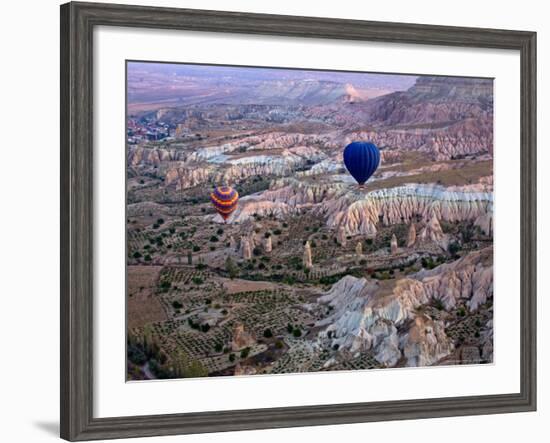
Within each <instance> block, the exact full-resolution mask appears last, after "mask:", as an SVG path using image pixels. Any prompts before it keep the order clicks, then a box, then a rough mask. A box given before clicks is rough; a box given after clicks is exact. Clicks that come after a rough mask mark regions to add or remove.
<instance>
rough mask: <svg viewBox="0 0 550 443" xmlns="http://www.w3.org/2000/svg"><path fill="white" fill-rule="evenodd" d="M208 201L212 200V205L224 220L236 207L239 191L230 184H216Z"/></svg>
mask: <svg viewBox="0 0 550 443" xmlns="http://www.w3.org/2000/svg"><path fill="white" fill-rule="evenodd" d="M210 201H212V205H213V206H214V208H215V209H216V211H218V214H220V215H221V216H222V218H223V219H224V221H226V220H227V219H228V218H229V216H230V215H231V214H232V213H233V211H234V210H235V209H237V203H238V201H239V193H238V192H237V191H235V190H234V189H233V188H232V187H231V186H218V187H217V188H215V189H214V191H213V192H212V193H211V194H210Z"/></svg>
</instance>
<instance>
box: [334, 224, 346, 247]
mask: <svg viewBox="0 0 550 443" xmlns="http://www.w3.org/2000/svg"><path fill="white" fill-rule="evenodd" d="M346 237H347V236H346V230H345V229H344V227H343V226H340V227H339V228H338V235H337V236H336V240H338V243H340V245H341V246H343V247H344V248H345V247H346V245H347V243H348V240H347V238H346Z"/></svg>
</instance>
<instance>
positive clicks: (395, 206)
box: [235, 179, 493, 241]
mask: <svg viewBox="0 0 550 443" xmlns="http://www.w3.org/2000/svg"><path fill="white" fill-rule="evenodd" d="M491 190H492V186H491V185H490V184H479V185H475V186H474V185H472V186H465V187H450V188H443V187H441V186H430V185H404V186H399V187H396V188H391V189H381V190H378V191H372V192H369V193H367V194H361V193H357V192H355V190H354V189H353V188H350V187H349V186H346V185H345V184H343V183H323V182H318V183H305V182H299V181H297V180H294V179H281V180H279V181H276V182H274V183H273V185H272V186H271V187H270V189H269V190H267V191H264V192H262V193H259V194H255V195H253V196H250V197H244V198H243V199H241V203H240V207H239V209H238V210H237V213H236V214H238V215H236V216H235V220H239V221H244V220H246V219H247V218H249V217H250V216H251V215H252V214H254V213H258V214H260V215H268V214H275V215H276V214H277V213H278V214H288V213H292V212H294V211H300V210H301V209H305V208H307V209H311V210H313V211H315V212H316V213H317V214H319V216H322V217H324V219H325V220H326V224H327V226H329V227H332V228H334V229H335V230H337V231H339V230H343V232H344V233H345V234H346V235H355V234H364V235H367V236H375V235H376V232H377V225H378V224H379V223H382V224H383V225H393V224H397V223H410V222H412V221H414V219H415V218H416V217H417V216H418V217H420V218H422V219H423V220H424V223H428V222H429V221H431V220H433V221H432V223H436V222H437V221H441V220H443V221H448V222H455V221H472V222H473V223H474V224H475V225H476V226H479V227H480V228H481V229H482V231H483V232H484V233H485V234H487V235H490V234H491V233H492V218H493V195H492V192H491ZM432 228H433V229H431V228H430V230H429V231H426V232H425V233H424V234H423V235H424V237H425V238H427V237H430V238H431V237H437V239H432V240H434V241H436V240H437V241H439V240H441V236H440V235H439V234H437V233H435V232H434V229H435V228H437V226H432Z"/></svg>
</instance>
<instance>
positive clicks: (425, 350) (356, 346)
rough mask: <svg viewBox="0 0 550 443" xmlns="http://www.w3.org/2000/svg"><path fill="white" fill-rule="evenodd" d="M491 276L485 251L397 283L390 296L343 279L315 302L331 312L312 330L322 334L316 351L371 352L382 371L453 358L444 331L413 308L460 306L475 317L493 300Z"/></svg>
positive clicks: (372, 284)
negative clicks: (384, 367)
mask: <svg viewBox="0 0 550 443" xmlns="http://www.w3.org/2000/svg"><path fill="white" fill-rule="evenodd" d="M492 275H493V273H492V249H491V248H486V249H483V250H481V251H475V252H471V253H470V254H468V255H466V256H465V257H463V258H460V259H459V260H456V261H455V262H452V263H446V264H443V265H441V266H438V267H436V268H434V269H432V270H429V271H428V270H423V271H420V272H418V273H417V274H412V275H411V276H410V277H409V278H403V279H401V280H398V281H396V282H395V286H394V287H393V289H392V290H391V292H390V293H384V294H379V290H380V289H379V286H378V283H375V282H370V281H367V280H366V279H364V278H363V279H359V278H355V277H352V276H346V277H344V278H342V279H341V280H339V281H338V282H337V283H335V284H334V285H333V286H332V288H331V289H330V290H329V291H328V292H327V293H326V294H325V295H323V296H322V297H320V298H319V299H318V302H319V303H321V304H328V305H330V306H332V309H333V313H332V314H331V315H330V316H329V317H327V318H325V319H323V320H321V321H319V322H318V323H317V324H316V326H318V327H321V328H322V329H321V331H320V332H319V334H318V343H319V346H321V347H322V346H327V345H328V346H330V347H334V345H338V346H337V348H338V349H347V350H349V351H350V352H356V351H359V350H361V351H368V350H372V352H373V353H374V356H375V358H376V359H377V360H378V361H379V362H380V363H381V364H383V365H387V366H393V365H395V364H396V363H397V362H398V361H399V360H400V359H401V358H404V359H405V364H406V365H409V366H418V365H430V364H433V363H435V362H437V361H439V360H440V359H442V358H443V357H445V356H447V355H449V354H450V353H451V352H453V344H452V341H451V340H450V339H449V338H448V337H447V336H446V334H445V327H444V326H445V325H444V324H443V323H442V322H440V321H437V320H434V319H431V318H429V317H426V316H425V315H424V314H418V312H419V311H418V308H419V307H421V306H423V305H427V304H429V303H431V301H432V300H440V301H441V303H442V304H443V307H444V309H446V310H450V309H453V308H455V307H456V306H457V305H458V304H465V305H466V306H467V307H468V309H469V310H471V311H474V310H476V309H477V308H478V307H479V305H480V304H481V303H485V302H486V301H487V299H488V298H490V297H492V295H493V280H492ZM411 321H412V323H411ZM491 345H492V343H491ZM486 347H487V350H486V353H487V354H489V353H490V352H491V349H490V348H489V344H487V346H486Z"/></svg>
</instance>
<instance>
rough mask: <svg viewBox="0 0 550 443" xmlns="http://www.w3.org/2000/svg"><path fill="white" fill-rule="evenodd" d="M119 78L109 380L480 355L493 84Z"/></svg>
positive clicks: (489, 293)
mask: <svg viewBox="0 0 550 443" xmlns="http://www.w3.org/2000/svg"><path fill="white" fill-rule="evenodd" d="M126 72H127V77H126V92H127V93H126V97H127V103H126V149H127V152H126V154H127V155H126V159H127V165H126V173H127V177H126V201H127V207H126V235H127V268H126V269H127V276H126V282H127V314H126V315H127V319H126V322H127V374H126V379H127V380H129V381H131V380H153V379H170V378H194V377H206V376H209V377H213V376H239V375H254V376H259V375H262V374H285V373H287V374H288V373H302V372H318V371H338V370H348V371H350V370H368V369H384V368H404V367H425V366H437V365H460V364H487V363H492V361H493V80H492V79H490V78H466V77H444V76H430V75H413V74H395V73H391V74H390V73H370V72H345V71H325V70H308V69H284V68H263V67H262V68H260V67H244V66H243V67H239V66H221V65H197V64H185V63H156V62H143V61H128V62H127V65H126Z"/></svg>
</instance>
